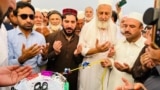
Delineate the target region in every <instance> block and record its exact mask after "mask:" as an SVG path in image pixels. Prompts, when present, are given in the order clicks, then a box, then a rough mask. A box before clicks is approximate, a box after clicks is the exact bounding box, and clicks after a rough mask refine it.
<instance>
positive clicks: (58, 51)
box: [47, 8, 83, 90]
mask: <svg viewBox="0 0 160 90" xmlns="http://www.w3.org/2000/svg"><path fill="white" fill-rule="evenodd" d="M76 16H77V11H76V10H74V9H70V8H67V9H64V10H63V16H62V27H63V30H60V31H57V32H56V33H53V34H51V35H50V36H49V37H48V40H47V41H49V43H50V46H49V56H48V64H47V70H51V71H54V72H60V73H61V72H63V71H64V69H65V68H70V69H74V68H77V67H78V65H79V63H81V61H82V58H83V57H82V56H81V54H80V52H81V46H77V44H78V40H79V37H78V36H77V35H76V34H75V29H76V24H77V17H76ZM65 76H66V78H67V81H68V82H69V90H77V77H78V71H75V72H72V73H71V74H68V75H65Z"/></svg>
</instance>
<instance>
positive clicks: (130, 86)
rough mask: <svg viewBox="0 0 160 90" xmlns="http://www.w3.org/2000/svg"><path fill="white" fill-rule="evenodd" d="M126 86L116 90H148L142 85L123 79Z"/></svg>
mask: <svg viewBox="0 0 160 90" xmlns="http://www.w3.org/2000/svg"><path fill="white" fill-rule="evenodd" d="M122 81H123V83H124V85H122V86H119V87H117V88H116V90H147V89H146V88H145V87H144V85H143V84H142V83H130V82H129V81H128V80H127V79H125V78H122Z"/></svg>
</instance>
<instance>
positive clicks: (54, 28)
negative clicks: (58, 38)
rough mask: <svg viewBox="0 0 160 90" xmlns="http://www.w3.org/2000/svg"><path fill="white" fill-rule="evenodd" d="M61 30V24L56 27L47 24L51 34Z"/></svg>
mask: <svg viewBox="0 0 160 90" xmlns="http://www.w3.org/2000/svg"><path fill="white" fill-rule="evenodd" d="M61 28H62V26H61V24H58V25H52V24H49V29H51V31H52V32H53V31H58V30H61Z"/></svg>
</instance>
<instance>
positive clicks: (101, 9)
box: [97, 4, 112, 22]
mask: <svg viewBox="0 0 160 90" xmlns="http://www.w3.org/2000/svg"><path fill="white" fill-rule="evenodd" d="M111 15H112V8H111V6H109V5H105V4H103V5H99V6H98V8H97V17H98V20H99V21H101V22H106V21H108V20H109V19H110V18H111Z"/></svg>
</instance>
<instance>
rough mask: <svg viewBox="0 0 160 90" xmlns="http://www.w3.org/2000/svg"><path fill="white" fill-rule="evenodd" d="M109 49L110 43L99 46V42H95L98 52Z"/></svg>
mask: <svg viewBox="0 0 160 90" xmlns="http://www.w3.org/2000/svg"><path fill="white" fill-rule="evenodd" d="M110 47H111V43H110V42H109V41H107V42H105V43H103V44H101V45H99V41H98V40H96V48H97V50H98V51H99V52H105V51H107V50H108V49H109V48H110Z"/></svg>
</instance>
